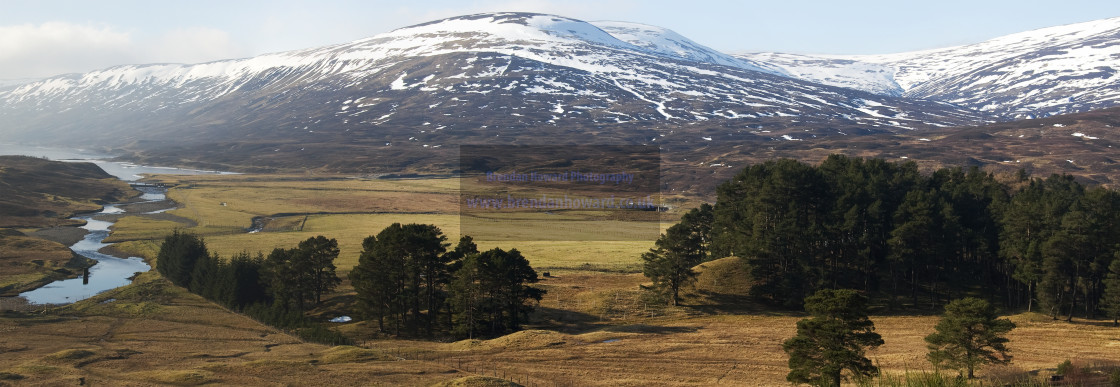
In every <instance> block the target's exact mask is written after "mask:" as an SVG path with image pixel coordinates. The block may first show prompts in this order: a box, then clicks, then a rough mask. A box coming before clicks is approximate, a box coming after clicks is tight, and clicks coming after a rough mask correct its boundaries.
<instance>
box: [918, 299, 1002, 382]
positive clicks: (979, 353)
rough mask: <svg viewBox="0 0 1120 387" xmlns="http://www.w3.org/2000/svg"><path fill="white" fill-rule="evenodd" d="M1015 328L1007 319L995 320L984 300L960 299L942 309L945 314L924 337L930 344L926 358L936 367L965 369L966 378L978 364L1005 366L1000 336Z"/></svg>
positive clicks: (971, 376) (972, 374)
mask: <svg viewBox="0 0 1120 387" xmlns="http://www.w3.org/2000/svg"><path fill="white" fill-rule="evenodd" d="M1014 328H1015V323H1013V322H1011V320H1008V319H996V313H995V310H994V309H993V308H992V305H991V304H989V303H988V302H987V301H984V300H981V299H978V298H972V297H968V298H962V299H959V300H955V301H953V302H950V303H949V305H946V306H945V315H944V316H942V317H941V321H940V322H938V323H937V326H936V327H934V329H936V330H937V332H934V333H933V334H930V335H929V336H926V342H927V343H929V354H928V355H927V357H928V358H929V361H930V362H931V363H933V365H934V366H935V367H941V366H943V365H944V366H947V367H950V368H954V369H957V370H963V369H967V370H968V377H969V378H970V379H971V378H974V377H976V376H975V374H974V373H973V371H974V370H975V369H976V366H977V365H981V364H987V363H992V364H1007V363H1010V362H1011V356H1010V355H1008V354H1007V351H1008V350H1007V346H1006V345H1005V344H1006V343H1007V341H1008V340H1007V338H1004V337H1003V335H1004V334H1006V333H1007V332H1010V331H1011V330H1012V329H1014Z"/></svg>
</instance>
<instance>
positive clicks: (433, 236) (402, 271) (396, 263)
mask: <svg viewBox="0 0 1120 387" xmlns="http://www.w3.org/2000/svg"><path fill="white" fill-rule="evenodd" d="M446 240H447V237H445V236H444V235H443V233H442V232H441V231H440V230H439V228H438V227H436V226H433V225H428V224H407V225H401V224H399V223H394V224H392V225H390V226H389V227H386V228H385V229H384V230H382V231H381V232H380V233H378V234H377V235H376V236H370V237H368V238H366V240H365V241H363V242H362V247H363V250H362V255H361V256H360V257H359V259H358V266H355V267H354V269H353V270H352V271H351V272H350V282H351V283H352V284H353V285H354V290H355V291H357V292H358V300H359V303H360V305H361V306H362V309H363V310H364V311H365V314H366V315H369V316H370V317H376V318H377V319H378V324H379V326H380V327H381V328H382V329H383V330H384V329H385V320H386V319H388V320H390V322H391V323H392V324H393V332H394V333H396V334H400V333H401V329H402V328H404V329H407V330H408V333H409V334H412V335H419V334H420V333H421V332H420V331H421V330H423V331H424V333H425V334H428V335H431V334H433V333H434V329H435V323H436V321H438V319H437V316H435V314H436V313H438V311H440V310H441V309H442V306H443V305H444V296H443V295H442V292H443V288H444V287H445V286H446V283H447V278H448V276H449V274H448V271H449V268H448V262H447V258H448V257H447V256H446V255H445V254H444V253H445V252H446V251H447V244H446V243H444V241H446Z"/></svg>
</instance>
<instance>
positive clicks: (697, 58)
mask: <svg viewBox="0 0 1120 387" xmlns="http://www.w3.org/2000/svg"><path fill="white" fill-rule="evenodd" d="M591 24H592V25H594V26H596V27H599V28H601V29H603V31H606V32H607V33H609V34H611V35H612V36H614V37H615V38H618V39H619V40H622V41H624V42H627V43H630V44H633V45H635V46H638V47H640V48H642V49H644V50H646V51H649V52H653V53H658V54H661V55H665V56H667V57H670V58H676V59H683V60H688V61H693V62H703V63H712V64H718V65H723V66H731V67H738V68H742V69H747V70H754V71H761V72H766V73H771V74H776V75H789V74H787V73H786V72H784V71H782V69H780V68H777V67H774V66H768V65H766V64H760V63H755V62H754V61H751V60H747V59H742V58H736V57H733V56H731V55H728V54H724V53H722V52H719V51H716V50H713V49H711V48H708V47H706V46H703V45H701V44H699V43H696V42H694V41H692V40H691V39H688V38H686V37H684V36H681V35H680V34H678V33H676V32H673V31H672V30H669V29H666V28H661V27H656V26H651V25H645V24H639V23H629V22H619V21H596V22H591Z"/></svg>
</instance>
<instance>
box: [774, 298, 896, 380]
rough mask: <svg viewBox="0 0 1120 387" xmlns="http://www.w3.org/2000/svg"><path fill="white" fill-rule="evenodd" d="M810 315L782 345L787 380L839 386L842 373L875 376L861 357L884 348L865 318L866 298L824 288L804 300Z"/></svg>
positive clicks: (872, 324) (873, 327) (874, 368)
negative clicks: (877, 348)
mask: <svg viewBox="0 0 1120 387" xmlns="http://www.w3.org/2000/svg"><path fill="white" fill-rule="evenodd" d="M805 310H806V311H807V312H809V314H810V315H811V316H812V317H810V318H807V319H804V320H801V321H798V322H797V335H796V336H794V337H793V338H790V339H789V340H786V341H785V342H784V343H782V349H783V350H785V352H786V353H787V354H788V355H789V369H790V371H789V374H788V375H787V376H786V380H788V381H790V382H793V383H808V384H812V385H817V386H836V387H839V386H840V382H841V381H843V380H844V378H845V377H844V374H843V372H844V370H847V371H848V372H849V373H850V374H851V375H852V376H854V377H856V378H862V377H869V376H875V375H878V373H879V369H878V367H875V366H874V365H872V364H871V360H869V359H867V357H866V356H864V353H865V352H866V350H867V348H875V347H878V346H880V345H883V338H882V337H881V336H879V334H878V333H875V324H874V323H872V322H871V320H870V319H869V318H868V317H867V299H866V298H864V297H863V296H861V295H859V293H857V292H856V291H854V290H849V289H842V290H832V289H825V290H821V291H818V292H816V293H815V294H813V295H812V296H809V297H807V298H805Z"/></svg>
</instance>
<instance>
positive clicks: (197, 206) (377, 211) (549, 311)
mask: <svg viewBox="0 0 1120 387" xmlns="http://www.w3.org/2000/svg"><path fill="white" fill-rule="evenodd" d="M161 178H162V177H161ZM166 179H168V180H167V181H168V182H171V183H174V184H177V186H176V187H175V188H173V189H172V190H171V192H170V193H169V195H170V196H171V197H172V198H175V199H176V200H177V201H178V202H179V204H180V206H181V208H180V209H179V210H176V211H174V213H173V215H175V216H179V217H181V219H182V220H181V221H176V220H174V219H177V218H174V217H163V218H157V217H151V216H146V215H145V216H135V215H133V216H125V217H123V218H122V219H121V220H120V221H119V222H118V223H117V224H116V226H115V227H114V229H113V237H114V238H119V239H120V240H125V241H124V242H121V243H118V244H116V245H114V246H113V249H115V250H117V251H118V252H121V253H124V254H127V255H136V256H143V257H146V258H148V259H149V261H150V262H151V261H152V258H154V256H155V255H156V253H157V252H158V249H159V244H158V242H159V241H158V240H159V238H160V237H161V236H162V235H163V234H164V233H166V232H169V231H171V230H174V229H175V228H183V229H187V230H189V231H192V232H198V233H200V234H203V235H204V237H205V239H206V242H207V245H208V246H209V247H210V248H211V250H212V251H215V252H217V253H219V254H221V255H222V256H227V257H228V256H229V255H232V254H234V253H238V252H241V251H249V252H256V251H262V252H265V253H267V252H268V251H270V250H271V249H272V248H275V247H293V246H295V245H296V244H297V243H298V242H299V241H301V240H303V239H306V238H308V237H311V236H315V235H320V234H321V235H325V236H328V237H331V238H337V239H338V240H339V244H340V250H341V255H340V257H339V259H338V261H337V262H336V263H337V265H338V266H339V268H340V271H341V272H342V273H345V272H346V271H348V270H349V268H351V267H352V266H353V265H355V264H357V258H358V252H359V250H360V244H361V241H362V239H363V238H365V237H366V236H368V235H371V234H374V233H376V232H378V231H380V230H381V229H382V228H384V227H385V226H388V225H389V224H392V223H394V222H400V223H431V224H435V225H437V226H439V227H440V228H441V229H442V230H443V231H444V233H445V234H446V235H447V236H448V241H449V242H451V243H454V242H455V241H456V240H457V238H458V236H459V234H460V233H461V232H462V230H461V228H460V226H461V224H460V219H459V217H458V214H457V205H455V203H456V202H455V201H456V200H457V196H456V194H455V190H454V187H455V186H456V183H455V182H454V181H453V180H449V179H434V180H368V179H342V178H340V179H323V178H316V179H307V178H306V177H300V176H248V175H235V176H180V177H169V178H166ZM367 193H368V194H370V196H363V195H364V194H367ZM378 195H384V196H378ZM363 198H365V199H363ZM373 198H376V199H373ZM367 199H368V200H367ZM413 199H417V200H413ZM223 203H224V204H225V205H222V204H223ZM338 203H346V204H338ZM348 206H349V207H348ZM594 215H595V214H593V213H587V214H580V213H567V214H558V215H556V216H558V217H561V218H562V219H564V220H565V221H573V222H580V221H586V220H587V219H588V217H589V216H594ZM255 217H262V218H270V219H268V220H267V221H264V222H263V223H261V225H263V229H262V231H260V232H255V233H249V232H247V229H248V228H249V227H250V226H251V225H252V220H253V218H255ZM665 226H666V224H662V225H660V227H662V228H664V227H665ZM619 227H627V225H625V224H622V225H620V226H619ZM498 230H502V232H508V233H512V234H514V235H523V236H524V235H531V234H529V232H530V231H533V230H520V229H517V228H516V227H510V228H500V227H499V228H498ZM537 231H539V230H537ZM651 246H652V240H648V241H608V242H588V241H574V242H564V241H548V240H545V241H480V243H479V247H480V248H481V249H488V248H492V247H502V248H505V249H509V248H517V249H519V250H521V251H522V252H524V254H525V256H526V257H528V258H529V260H530V261H531V263H532V264H533V266H534V267H536V268H537V270H538V272H541V273H542V274H543V272H545V271H547V272H549V274H550V275H549V276H548V277H543V276H542V278H541V282H540V283H539V284H538V285H537V286H539V287H541V288H543V289H545V290H547V294H546V295H545V296H544V299H542V300H541V302H540V304H539V305H538V307H537V312H536V313H535V316H534V318H533V321H534V322H533V324H532V325H530V326H528V327H527V328H529V329H528V330H526V331H523V332H518V333H514V334H511V335H508V336H504V337H500V338H496V339H493V340H465V341H458V342H437V341H421V340H396V339H384V338H377V336H378V335H377V334H376V332H375V328H374V326H373V325H371V324H369V323H367V322H362V321H355V322H352V323H346V324H336V325H335V326H336V327H337V329H339V330H340V331H342V332H343V333H345V334H347V335H348V336H350V337H353V338H355V339H357V340H358V344H357V346H355V347H348V346H342V347H328V346H323V345H318V344H308V343H303V342H301V341H299V340H298V339H296V338H294V337H293V336H290V335H288V334H286V333H285V332H281V331H277V330H275V329H272V328H269V327H266V326H263V325H260V324H258V323H256V322H255V321H253V320H251V319H249V318H246V317H244V316H242V315H238V314H235V313H231V312H229V311H227V310H225V309H223V308H221V307H218V306H216V305H214V304H212V303H209V302H206V301H205V300H203V299H201V298H199V297H197V296H195V295H192V294H188V293H186V292H185V291H184V290H182V289H180V288H176V287H173V286H169V285H168V284H167V282H166V280H163V279H161V278H159V276H158V275H157V274H155V273H154V272H149V273H145V274H142V275H140V276H139V278H138V279H137V281H136V282H135V283H134V284H133V285H130V286H127V287H124V288H120V289H116V290H113V291H109V292H106V293H103V294H100V295H98V296H95V297H94V298H92V299H89V300H86V301H82V302H79V303H76V304H73V305H71V306H67V307H63V308H58V309H53V310H40V309H37V308H29V307H27V306H20V305H14V306H13V305H8V306H5V305H0V310H4V309H15V310H18V311H6V312H2V313H3V314H2V315H0V332H3V333H2V334H0V385H4V384H5V383H9V384H37V385H44V384H46V385H59V384H79V383H80V382H84V383H89V384H114V385H151V384H153V383H157V384H171V385H202V384H222V385H275V384H286V385H307V384H323V383H329V384H331V385H417V386H427V385H434V384H437V383H444V384H446V385H494V384H490V383H497V382H499V381H501V380H505V381H513V382H517V383H519V384H522V385H530V386H649V385H787V384H788V383H786V382H785V375H786V372H788V368H787V366H786V361H787V358H786V356H785V353H784V352H782V350H781V343H782V341H784V340H785V339H787V338H789V337H791V336H792V335H793V333H794V331H795V325H796V322H797V320H799V319H801V318H803V316H802V315H800V314H796V313H787V312H780V311H775V310H773V309H771V308H766V307H763V306H760V305H758V304H755V303H753V302H751V301H750V300H749V299H747V298H746V297H745V293H746V290H747V289H749V287H750V283H749V280H748V278H749V276H748V275H747V272H746V269H745V267H744V266H743V265H742V264H741V263H740V261H739V260H738V259H736V258H725V259H722V260H717V261H713V262H709V263H705V264H703V265H701V267H699V268H698V269H699V270H700V272H701V274H700V276H699V277H698V280H697V283H696V285H695V286H693V287H690V288H688V289H686V292H685V296H684V300H683V305H682V306H680V307H670V306H667V304H666V303H665V301H664V300H661V299H657V298H656V297H651V296H650V295H649V294H648V293H647V292H646V291H644V290H642V288H641V286H642V285H643V284H648V281H647V280H646V279H645V277H643V276H642V275H641V274H640V273H638V271H639V269H640V265H639V262H640V260H639V258H638V256H639V255H640V254H641V253H642V252H644V251H646V250H647V249H649V248H650V247H651ZM343 275H344V274H343ZM352 294H353V293H352V290H351V289H349V288H348V287H347V285H346V284H345V283H344V285H343V288H342V289H340V292H339V293H338V294H334V295H331V296H330V297H329V299H328V300H326V303H327V304H329V305H341V307H342V308H345V305H351V304H352V302H348V301H344V300H348V299H352ZM336 301H337V302H336ZM336 308H337V307H336ZM352 312H353V311H350V310H342V309H340V310H329V311H324V310H317V311H316V313H317V314H316V315H321V316H326V315H338V314H352ZM1011 318H1012V319H1013V320H1014V321H1015V322H1016V323H1017V324H1018V325H1019V327H1018V328H1017V329H1015V330H1014V331H1013V332H1012V333H1011V334H1010V336H1009V338H1010V339H1011V343H1010V345H1009V346H1010V347H1011V349H1012V355H1014V356H1015V358H1014V362H1013V363H1012V365H1011V366H1008V367H998V368H985V369H982V370H980V371H979V372H978V374H979V375H980V376H981V377H985V378H988V377H993V376H999V377H1000V378H1005V377H1007V376H1008V375H1012V376H1014V375H1020V376H1021V375H1025V374H1026V372H1027V371H1039V372H1038V373H1039V375H1042V376H1045V375H1047V374H1049V373H1051V372H1052V371H1050V370H1051V369H1053V368H1054V367H1056V366H1057V364H1058V363H1060V362H1062V361H1064V360H1066V359H1074V360H1076V361H1081V362H1083V363H1096V364H1106V363H1109V362H1113V363H1115V362H1120V355H1118V353H1120V352H1118V351H1120V329H1118V328H1113V327H1111V326H1110V324H1109V323H1108V322H1104V321H1083V320H1075V322H1074V323H1072V324H1070V323H1065V322H1060V321H1054V320H1051V319H1049V318H1048V317H1045V316H1041V315H1037V314H1020V315H1014V316H1011ZM872 320H873V321H874V322H875V324H876V328H877V331H878V332H879V333H880V334H881V335H882V336H883V338H884V340H885V341H886V344H885V345H883V346H882V347H880V348H878V349H876V350H874V351H872V352H870V354H869V357H870V358H871V359H872V360H873V361H875V362H876V363H877V364H878V365H880V366H881V367H882V368H883V371H884V372H885V373H888V374H891V375H904V374H905V373H907V372H921V371H929V369H930V367H929V365H928V363H927V362H926V361H925V358H924V356H925V351H926V349H925V344H924V341H923V340H922V339H923V337H924V336H925V335H927V334H929V333H931V332H932V329H933V326H934V324H936V322H937V317H936V316H900V315H873V316H872ZM1000 380H1006V379H985V383H986V384H992V383H993V382H997V383H998V382H999V381H1000ZM472 383H473V384H472Z"/></svg>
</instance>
